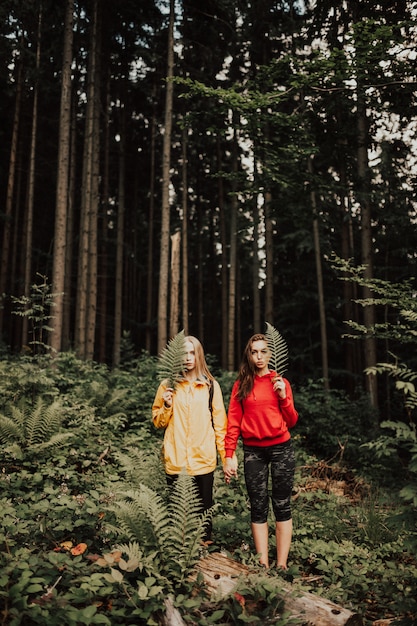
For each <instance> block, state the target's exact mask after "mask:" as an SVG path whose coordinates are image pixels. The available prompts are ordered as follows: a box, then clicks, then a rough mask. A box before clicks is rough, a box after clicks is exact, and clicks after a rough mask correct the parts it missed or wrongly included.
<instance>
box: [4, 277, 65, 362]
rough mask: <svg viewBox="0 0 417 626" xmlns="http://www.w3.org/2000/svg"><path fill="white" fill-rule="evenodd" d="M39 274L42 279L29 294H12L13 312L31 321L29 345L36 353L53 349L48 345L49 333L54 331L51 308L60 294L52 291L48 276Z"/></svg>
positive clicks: (34, 284) (33, 286)
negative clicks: (51, 323) (18, 295)
mask: <svg viewBox="0 0 417 626" xmlns="http://www.w3.org/2000/svg"><path fill="white" fill-rule="evenodd" d="M37 276H38V278H40V279H41V280H40V282H39V283H33V284H32V285H31V288H30V294H29V296H25V295H23V296H20V297H16V296H11V300H12V302H13V304H14V305H15V309H14V311H13V313H14V314H15V315H19V316H20V317H26V318H28V320H29V322H30V326H31V329H30V333H31V335H32V340H31V341H29V345H30V346H31V347H32V351H33V354H35V355H36V354H44V353H47V352H48V351H51V347H50V346H49V345H48V334H49V333H50V332H52V331H53V328H52V327H51V326H50V325H49V323H50V321H51V320H52V319H53V317H54V316H53V315H52V314H51V310H52V308H53V307H54V306H55V304H54V300H55V298H56V297H57V295H59V294H57V293H52V291H51V285H50V284H49V283H48V278H47V276H42V275H41V274H39V273H37Z"/></svg>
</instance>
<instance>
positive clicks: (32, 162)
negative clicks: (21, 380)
mask: <svg viewBox="0 0 417 626" xmlns="http://www.w3.org/2000/svg"><path fill="white" fill-rule="evenodd" d="M42 18H43V16H42V2H41V3H40V5H39V14H38V31H37V37H36V72H35V76H36V79H35V84H34V87H33V106H32V130H31V137H30V156H29V176H28V188H27V195H26V229H25V231H26V238H25V256H24V264H25V269H24V282H23V291H24V294H25V296H26V297H27V298H29V297H30V287H31V284H32V241H33V206H34V195H35V171H36V148H37V144H36V136H37V128H38V100H39V80H38V76H39V69H40V63H41V38H42ZM28 323H29V320H28V318H27V316H25V317H24V318H23V324H22V337H21V342H22V345H23V344H24V343H26V342H27V340H28ZM34 348H35V350H36V345H35V346H34ZM40 348H41V347H40V346H38V349H40Z"/></svg>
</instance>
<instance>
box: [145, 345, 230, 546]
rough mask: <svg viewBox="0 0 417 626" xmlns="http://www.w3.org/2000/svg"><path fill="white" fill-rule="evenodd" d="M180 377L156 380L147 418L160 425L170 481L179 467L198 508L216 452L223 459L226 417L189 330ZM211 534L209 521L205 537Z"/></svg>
mask: <svg viewBox="0 0 417 626" xmlns="http://www.w3.org/2000/svg"><path fill="white" fill-rule="evenodd" d="M185 349H186V354H185V361H184V372H183V378H182V379H181V380H180V382H179V383H178V384H177V385H176V387H175V391H174V390H173V389H172V388H170V387H168V386H167V383H166V381H164V382H162V383H161V384H160V385H159V387H158V390H157V392H156V396H155V400H154V403H153V406H152V421H153V423H154V425H155V426H156V428H164V429H165V435H164V464H165V473H166V476H167V482H168V484H169V485H171V484H172V483H173V482H174V481H175V479H176V478H177V477H178V475H179V474H180V472H181V471H183V470H186V472H187V473H188V474H189V475H190V476H193V478H194V481H195V484H196V486H197V488H198V491H199V494H200V498H201V503H202V512H203V511H206V510H207V509H209V508H211V507H212V506H213V481H214V470H215V469H216V466H217V453H219V456H220V459H221V461H222V464H223V463H224V461H225V449H224V437H225V434H226V427H227V417H226V410H225V407H224V403H223V395H222V391H221V389H220V385H219V383H218V382H217V381H216V380H215V379H214V378H213V376H212V374H211V373H210V371H209V369H208V366H207V363H206V359H205V356H204V350H203V346H202V345H201V343H200V341H199V340H198V339H197V338H196V337H193V336H187V337H185ZM210 539H211V524H208V526H207V528H206V534H205V537H204V540H205V541H209V540H210Z"/></svg>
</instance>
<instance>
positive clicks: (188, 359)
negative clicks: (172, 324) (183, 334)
mask: <svg viewBox="0 0 417 626" xmlns="http://www.w3.org/2000/svg"><path fill="white" fill-rule="evenodd" d="M184 367H185V370H186V371H187V372H192V371H193V370H194V369H195V350H194V346H193V344H192V343H191V341H186V342H185V360H184Z"/></svg>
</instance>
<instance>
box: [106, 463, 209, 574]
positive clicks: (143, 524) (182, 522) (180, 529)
mask: <svg viewBox="0 0 417 626" xmlns="http://www.w3.org/2000/svg"><path fill="white" fill-rule="evenodd" d="M122 495H123V496H124V497H123V499H122V500H120V499H118V500H117V501H116V502H115V503H114V504H113V505H112V507H111V510H112V511H113V512H114V513H115V515H116V517H117V520H118V523H119V527H118V528H117V532H118V533H120V534H121V535H124V536H126V537H127V538H128V539H130V540H131V541H135V542H138V544H139V546H140V549H141V551H142V552H145V553H147V554H148V555H150V556H151V558H150V559H149V560H148V565H147V570H148V573H149V574H152V575H156V576H161V575H163V576H166V577H169V579H170V580H171V581H172V584H175V583H176V582H182V581H183V580H184V578H185V577H186V576H187V575H188V574H189V573H190V571H191V568H192V567H193V566H194V565H195V563H196V561H197V560H198V557H199V549H200V544H201V541H202V538H203V536H204V530H205V523H206V522H207V520H208V519H209V518H210V517H211V511H210V512H208V513H206V514H204V515H202V514H201V503H200V499H199V495H198V489H197V487H196V486H195V484H194V482H193V480H192V478H191V477H190V476H188V475H187V474H180V475H179V477H178V479H177V480H176V481H175V483H174V485H173V487H172V488H171V489H170V494H169V500H168V503H167V502H166V501H165V500H164V499H163V498H162V496H160V495H159V494H157V493H156V492H155V491H153V490H152V489H150V488H149V487H146V486H145V485H139V488H138V489H137V490H130V491H127V492H124V493H123V494H122Z"/></svg>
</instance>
